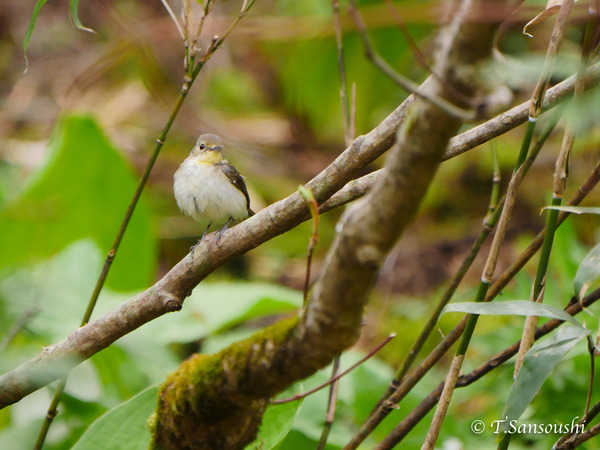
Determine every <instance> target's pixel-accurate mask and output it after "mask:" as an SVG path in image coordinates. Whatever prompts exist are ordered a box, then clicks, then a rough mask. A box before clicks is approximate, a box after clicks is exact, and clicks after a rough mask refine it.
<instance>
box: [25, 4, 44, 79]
mask: <svg viewBox="0 0 600 450" xmlns="http://www.w3.org/2000/svg"><path fill="white" fill-rule="evenodd" d="M47 1H48V0H37V2H36V3H35V6H34V8H33V13H32V14H31V19H29V25H28V26H27V31H25V38H24V39H23V55H24V56H25V72H27V67H28V66H29V61H28V60H27V48H28V47H29V41H31V35H32V34H33V30H34V29H35V23H36V21H37V17H38V14H39V13H40V10H41V9H42V6H44V4H45V3H46V2H47Z"/></svg>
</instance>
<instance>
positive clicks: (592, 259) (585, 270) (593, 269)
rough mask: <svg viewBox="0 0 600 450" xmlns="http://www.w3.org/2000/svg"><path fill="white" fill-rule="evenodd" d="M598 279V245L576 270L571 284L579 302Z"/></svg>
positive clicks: (599, 260) (599, 264) (599, 257)
mask: <svg viewBox="0 0 600 450" xmlns="http://www.w3.org/2000/svg"><path fill="white" fill-rule="evenodd" d="M598 277H600V244H598V245H596V246H595V247H594V248H593V249H592V250H590V252H589V253H588V254H587V256H586V257H585V258H584V259H583V261H582V262H581V265H580V266H579V269H577V274H576V275H575V280H574V282H573V284H574V288H575V295H576V296H577V298H578V299H579V300H580V301H581V299H582V298H583V296H585V293H586V291H587V290H588V288H589V287H590V286H591V284H592V283H593V282H594V281H596V280H597V279H598Z"/></svg>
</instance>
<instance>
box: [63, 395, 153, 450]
mask: <svg viewBox="0 0 600 450" xmlns="http://www.w3.org/2000/svg"><path fill="white" fill-rule="evenodd" d="M157 394H158V386H153V387H150V388H148V389H146V390H145V391H142V392H140V393H139V394H137V395H136V396H135V397H132V398H131V399H129V400H127V401H126V402H125V403H122V404H120V405H119V406H117V407H115V408H113V409H111V410H110V411H108V412H107V413H105V414H104V415H102V416H101V417H100V418H98V420H96V421H95V422H94V423H92V424H91V425H90V427H89V428H88V429H87V431H86V432H85V433H84V434H83V436H81V438H80V439H79V441H77V443H76V444H75V445H74V446H73V447H72V450H113V449H115V448H118V449H120V450H142V449H147V448H148V444H149V443H150V439H151V435H150V430H148V428H147V427H146V422H147V421H148V418H149V417H150V416H151V415H152V413H153V411H154V409H155V408H156V396H157Z"/></svg>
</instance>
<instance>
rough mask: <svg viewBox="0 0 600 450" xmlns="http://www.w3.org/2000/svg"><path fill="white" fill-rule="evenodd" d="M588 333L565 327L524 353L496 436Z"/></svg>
mask: <svg viewBox="0 0 600 450" xmlns="http://www.w3.org/2000/svg"><path fill="white" fill-rule="evenodd" d="M589 333H590V331H589V330H586V329H585V328H580V327H571V326H566V327H564V328H560V329H559V330H558V331H557V332H556V333H555V334H554V335H553V336H552V338H551V339H547V340H544V341H542V342H539V343H537V344H536V345H534V346H533V347H532V348H531V349H530V350H529V351H528V352H527V355H526V356H525V360H524V361H523V366H522V367H521V370H519V374H518V375H517V379H516V380H515V382H514V384H513V387H512V389H511V391H510V394H509V396H508V401H507V403H506V409H505V411H504V416H505V417H507V420H505V421H504V422H503V423H502V424H501V425H500V433H499V436H502V435H503V434H504V433H503V431H504V430H507V429H508V427H509V425H510V422H511V420H516V419H518V418H519V417H521V414H523V411H525V408H527V406H528V405H529V404H530V403H531V401H532V400H533V397H535V395H536V394H537V392H538V391H539V390H540V388H541V387H542V384H544V381H545V380H546V378H548V376H549V375H550V373H551V372H552V370H553V369H554V367H556V365H557V364H558V363H559V362H560V360H561V359H562V358H563V356H564V355H566V354H567V352H568V351H569V350H571V349H572V348H573V347H574V346H575V344H577V343H578V342H579V341H581V340H582V339H583V338H585V337H586V336H587V335H588V334H589Z"/></svg>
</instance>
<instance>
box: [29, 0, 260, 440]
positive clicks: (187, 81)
mask: <svg viewBox="0 0 600 450" xmlns="http://www.w3.org/2000/svg"><path fill="white" fill-rule="evenodd" d="M187 1H188V3H189V0H187ZM252 3H253V2H252ZM167 6H168V4H167V5H166V6H165V7H167ZM189 9H190V11H191V4H190V5H189ZM167 10H169V8H168V9H167ZM184 10H186V7H185V1H184ZM246 11H247V10H246ZM171 12H172V11H171ZM190 15H191V13H190ZM241 17H243V16H241V15H240V16H239V17H238V18H237V20H236V21H234V24H233V25H232V26H230V29H228V32H227V34H229V32H231V29H232V27H233V26H234V25H235V24H237V23H238V22H239V20H240V19H241ZM184 18H185V20H186V24H185V25H186V26H185V32H184V42H185V44H186V45H185V47H186V56H187V54H188V53H187V52H188V49H189V46H188V45H187V44H188V37H189V36H188V34H187V32H188V31H189V30H188V27H189V24H188V22H187V20H188V19H189V20H191V17H188V14H185V13H184ZM175 22H176V23H177V21H176V20H175ZM225 37H226V36H223V38H222V40H221V43H222V42H223V40H224V39H225ZM216 50H217V48H214V50H213V53H214V51H216ZM204 62H205V61H204ZM202 66H203V64H202V65H200V64H198V67H197V69H198V70H195V69H194V71H193V74H192V76H191V77H184V82H183V85H182V88H181V91H180V93H179V96H178V97H177V100H176V101H175V105H174V106H173V109H172V110H171V114H170V115H169V118H168V119H167V122H166V124H165V126H164V127H163V130H162V132H161V133H160V135H159V137H158V139H156V145H155V147H154V151H153V153H152V155H151V156H150V159H149V160H148V162H147V163H146V167H145V168H144V172H143V173H142V175H141V177H140V180H139V182H138V185H137V186H136V189H135V192H134V194H133V197H132V199H131V201H130V203H129V206H128V207H127V211H126V212H125V216H124V218H123V221H122V222H121V225H120V227H119V230H118V232H117V234H116V236H115V239H114V241H113V244H112V246H111V248H110V250H109V251H108V253H107V256H106V259H105V261H104V265H103V267H102V270H101V272H100V275H99V277H98V279H97V281H96V286H95V287H94V291H93V293H92V296H91V298H90V300H89V302H88V305H87V309H86V311H85V313H84V315H83V318H82V320H81V324H80V326H81V327H83V326H84V325H86V324H87V323H88V322H89V320H90V318H91V316H92V312H93V311H94V308H95V306H96V302H97V301H98V297H99V296H100V292H101V291H102V288H103V287H104V283H105V281H106V277H107V276H108V273H109V271H110V268H111V266H112V262H113V260H114V259H115V257H116V254H117V251H118V249H119V246H120V244H121V241H122V239H123V236H124V234H125V231H126V229H127V227H128V225H129V222H130V220H131V217H132V215H133V212H134V210H135V207H136V206H137V204H138V201H139V199H140V197H141V195H142V191H143V190H144V187H145V186H146V182H147V181H148V178H149V176H150V172H151V171H152V168H153V167H154V163H155V162H156V159H157V158H158V155H159V153H160V150H161V149H162V146H163V145H164V142H165V140H166V138H167V134H168V133H169V130H170V129H171V126H172V125H173V122H174V121H175V117H177V114H178V113H179V110H180V109H181V105H182V104H183V101H184V100H185V98H186V95H187V93H188V92H189V89H190V87H191V85H192V84H193V82H194V80H195V79H196V77H197V76H198V73H199V72H200V69H201V68H202ZM66 384H67V377H63V378H62V379H61V380H60V381H59V383H58V385H57V387H56V390H55V392H54V396H53V398H52V401H51V403H50V406H49V408H48V412H47V413H46V417H45V419H44V422H43V424H42V427H41V429H40V433H39V435H38V439H37V441H36V445H35V450H38V449H41V448H42V446H43V444H44V441H45V439H46V435H47V433H48V430H49V428H50V425H51V423H52V421H53V419H54V417H56V414H57V413H58V411H57V407H58V404H59V402H60V398H61V396H62V394H63V391H64V388H65V386H66Z"/></svg>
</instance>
